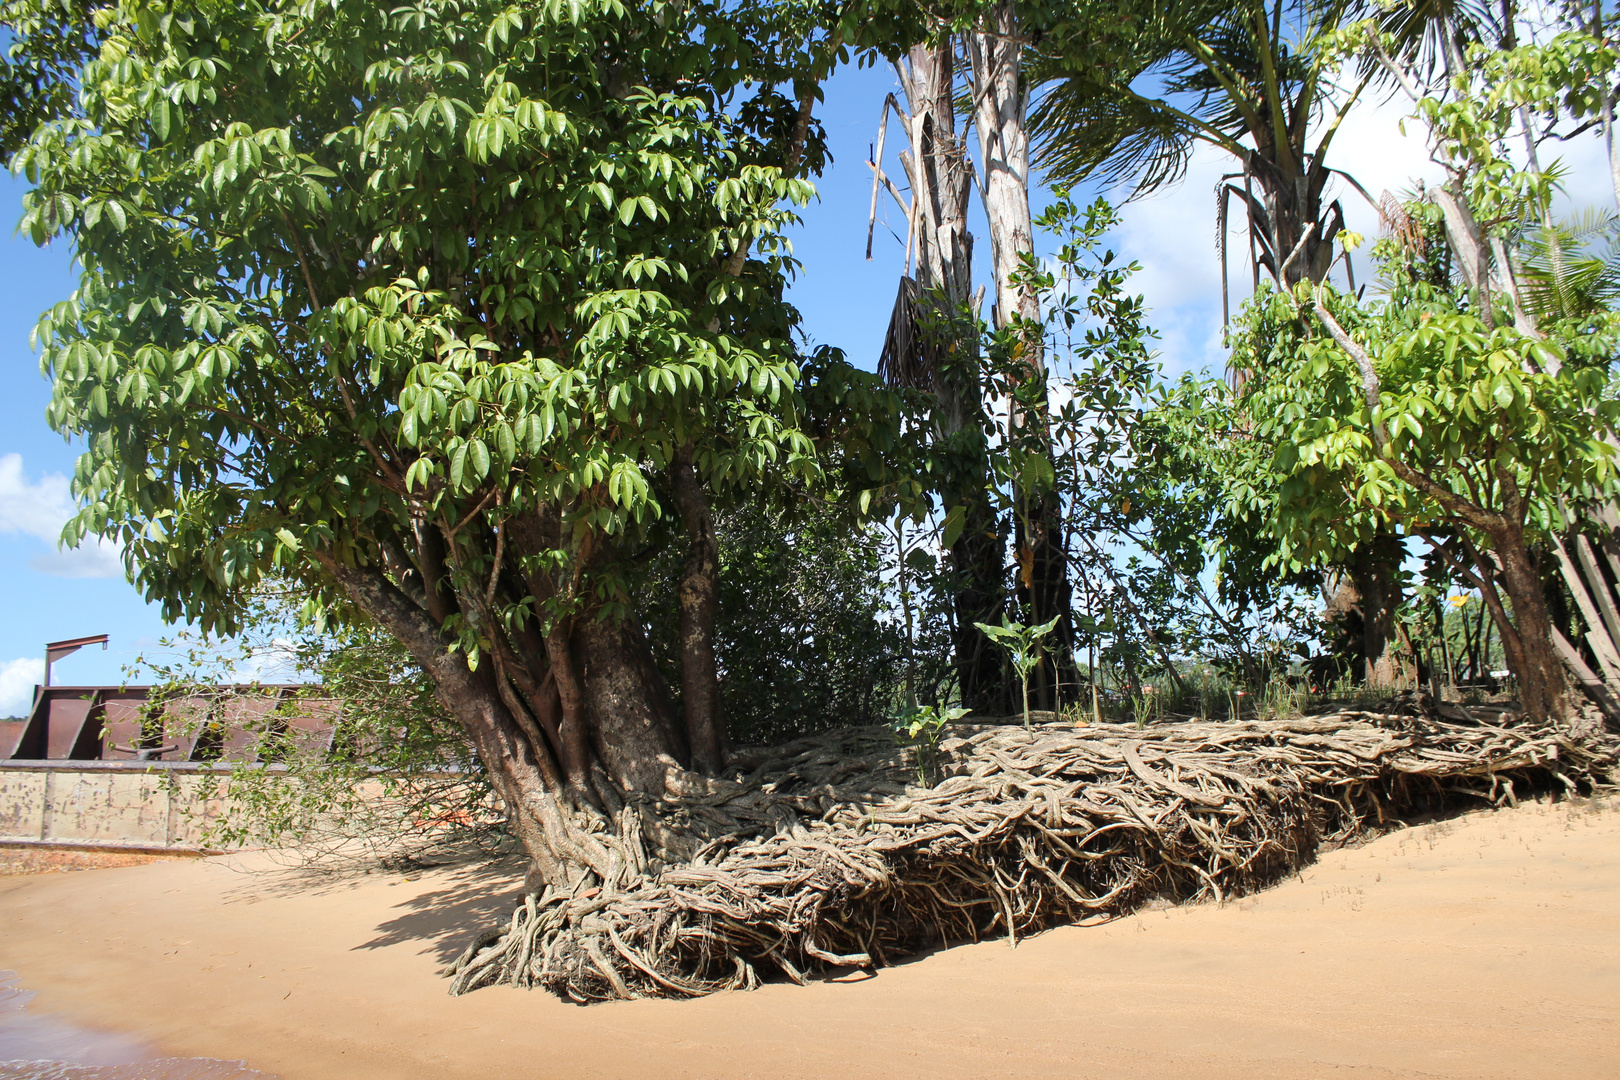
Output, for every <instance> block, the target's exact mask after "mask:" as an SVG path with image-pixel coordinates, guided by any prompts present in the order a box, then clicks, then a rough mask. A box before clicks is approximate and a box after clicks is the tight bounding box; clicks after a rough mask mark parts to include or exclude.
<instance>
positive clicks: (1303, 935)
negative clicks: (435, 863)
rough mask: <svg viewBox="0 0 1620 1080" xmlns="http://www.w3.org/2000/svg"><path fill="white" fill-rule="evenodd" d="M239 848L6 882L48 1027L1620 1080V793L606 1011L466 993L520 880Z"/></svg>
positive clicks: (884, 1061) (943, 1072)
mask: <svg viewBox="0 0 1620 1080" xmlns="http://www.w3.org/2000/svg"><path fill="white" fill-rule="evenodd" d="M242 868H243V861H238V863H236V864H235V866H233V864H232V863H231V862H230V861H228V860H225V859H211V860H206V861H200V862H190V863H182V862H169V863H153V864H150V865H146V866H135V867H127V868H121V869H110V870H89V871H81V872H76V873H69V874H61V873H48V874H40V875H36V876H33V877H13V878H6V879H3V880H0V968H14V969H16V970H17V971H19V972H21V973H22V981H23V985H24V986H27V987H31V988H34V989H37V990H38V991H39V996H38V998H37V999H36V1000H35V1002H34V1004H33V1005H32V1006H31V1009H32V1010H33V1011H39V1012H51V1011H55V1012H57V1013H59V1014H60V1015H61V1016H63V1017H64V1018H65V1019H68V1020H71V1021H74V1022H78V1023H83V1024H92V1025H98V1026H101V1027H104V1028H116V1029H120V1030H123V1031H128V1032H132V1033H136V1034H141V1035H144V1036H146V1037H148V1038H150V1039H152V1040H155V1041H156V1042H157V1043H159V1044H160V1045H161V1046H162V1048H163V1049H164V1050H165V1051H166V1052H170V1053H175V1054H182V1055H199V1056H207V1057H218V1058H245V1059H246V1060H247V1062H248V1064H249V1065H251V1066H252V1067H254V1068H257V1069H262V1070H264V1071H266V1072H270V1073H274V1074H276V1075H278V1076H280V1077H282V1078H283V1080H324V1078H337V1077H342V1078H344V1080H351V1078H353V1080H367V1078H373V1077H375V1078H379V1080H381V1078H386V1080H406V1078H414V1077H423V1078H429V1077H431V1078H434V1080H438V1078H459V1077H467V1078H478V1080H491V1078H495V1080H505V1078H536V1080H538V1078H550V1077H558V1078H561V1077H567V1078H569V1080H594V1078H598V1077H624V1078H657V1080H680V1078H687V1077H691V1078H728V1080H729V1078H742V1077H775V1078H783V1080H807V1078H811V1077H833V1078H843V1077H871V1078H877V1080H887V1078H891V1077H892V1078H911V1077H916V1078H929V1080H950V1078H958V1077H960V1078H975V1080H977V1078H986V1077H1019V1078H1025V1077H1064V1078H1103V1077H1144V1078H1145V1077H1153V1078H1160V1077H1176V1078H1185V1080H1198V1078H1205V1077H1209V1078H1214V1077H1232V1078H1243V1080H1255V1078H1278V1080H1281V1078H1289V1077H1322V1076H1334V1077H1349V1076H1353V1077H1356V1078H1357V1080H1374V1078H1384V1077H1558V1078H1579V1077H1592V1078H1608V1077H1615V1076H1620V911H1617V907H1616V900H1617V898H1620V804H1615V803H1610V804H1608V805H1606V806H1604V805H1596V804H1591V803H1576V804H1552V805H1549V804H1537V805H1528V806H1525V807H1522V808H1520V809H1517V810H1504V811H1499V812H1494V813H1491V812H1485V813H1479V814H1474V815H1471V816H1468V817H1465V818H1462V819H1459V820H1456V821H1452V822H1445V823H1441V824H1438V825H1433V826H1422V827H1418V828H1414V829H1409V830H1406V831H1403V832H1400V833H1396V834H1392V835H1389V836H1386V837H1384V838H1382V839H1380V840H1378V841H1377V842H1375V843H1372V844H1370V845H1368V846H1366V847H1363V848H1358V849H1354V850H1350V851H1342V852H1335V853H1331V854H1330V855H1328V856H1327V857H1326V858H1325V859H1324V860H1323V861H1322V862H1321V863H1320V864H1319V865H1317V866H1315V867H1312V868H1310V869H1308V870H1306V871H1305V872H1304V874H1303V875H1302V876H1301V877H1299V878H1295V879H1292V880H1290V881H1288V882H1286V883H1284V884H1283V885H1280V886H1278V887H1277V888H1275V889H1272V890H1270V891H1268V892H1266V893H1264V894H1262V895H1260V896H1257V897H1252V898H1249V899H1245V900H1242V901H1238V902H1234V903H1229V904H1227V905H1225V906H1223V907H1217V906H1215V905H1203V906H1199V907H1193V908H1185V909H1168V910H1157V911H1151V912H1146V913H1143V914H1141V915H1138V916H1136V917H1133V918H1130V919H1124V920H1120V921H1118V922H1115V923H1112V924H1108V925H1105V926H1099V927H1069V928H1064V929H1060V930H1055V931H1052V932H1049V933H1046V934H1043V935H1040V936H1038V937H1035V938H1032V939H1030V940H1028V941H1026V942H1023V943H1022V944H1020V945H1019V947H1018V948H1017V949H1016V950H1012V949H1009V948H1008V946H1007V944H1006V943H1005V942H1004V941H1001V942H989V943H985V944H981V945H976V946H966V947H960V948H954V949H950V950H946V951H943V952H940V953H937V954H935V955H932V956H928V957H926V958H923V959H921V960H918V961H915V962H911V963H907V964H903V965H901V966H899V967H894V968H889V969H886V970H883V971H880V972H878V973H877V974H876V975H874V976H865V975H860V974H857V975H855V976H853V977H849V978H847V979H846V980H843V981H835V982H824V983H819V984H817V985H813V986H810V987H803V988H801V987H795V986H791V985H786V984H780V985H777V984H773V985H770V986H767V987H765V988H764V989H762V990H759V991H757V992H754V993H736V994H722V995H717V996H714V997H710V998H705V999H702V1000H698V1001H685V1002H673V1001H645V1002H626V1003H617V1004H607V1005H597V1006H592V1007H589V1008H580V1007H578V1006H573V1005H569V1004H566V1003H563V1002H561V1001H558V1000H556V999H554V998H552V997H549V996H547V995H545V994H543V993H538V992H534V993H531V992H524V991H518V990H510V989H505V988H500V989H490V990H480V991H478V992H477V993H475V994H472V995H469V996H467V997H463V998H451V997H449V996H447V995H446V993H445V983H444V982H443V981H442V980H440V979H439V978H437V977H436V975H435V971H436V969H437V967H438V966H439V965H440V964H442V963H443V962H444V960H445V959H446V958H447V957H448V956H450V955H453V954H454V953H455V952H457V951H459V949H460V948H461V947H462V945H463V944H464V943H465V941H466V940H467V937H468V935H469V933H470V931H471V930H472V929H473V928H476V927H480V926H482V925H485V924H486V923H487V922H488V920H490V919H495V918H504V916H505V913H506V912H507V910H508V904H509V903H510V902H511V899H512V897H513V896H514V895H515V885H516V878H515V877H514V876H513V875H512V874H510V873H509V868H491V867H489V866H487V865H486V866H482V867H477V866H461V867H455V868H440V869H437V870H432V871H428V872H425V873H423V874H422V875H421V876H419V877H417V878H415V879H414V880H410V881H404V880H401V878H400V876H399V875H397V874H395V875H373V876H359V877H353V876H350V877H345V878H341V879H330V878H329V879H325V880H315V881H312V880H311V879H310V878H308V877H307V876H300V875H294V874H291V873H288V872H285V871H275V872H263V871H262V870H261V872H256V873H244V872H241V871H242Z"/></svg>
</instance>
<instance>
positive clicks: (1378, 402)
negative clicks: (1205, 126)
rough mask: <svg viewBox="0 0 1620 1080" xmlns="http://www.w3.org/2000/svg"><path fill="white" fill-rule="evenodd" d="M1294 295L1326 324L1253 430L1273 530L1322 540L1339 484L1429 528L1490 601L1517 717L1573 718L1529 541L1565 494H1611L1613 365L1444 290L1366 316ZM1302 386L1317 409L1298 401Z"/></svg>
mask: <svg viewBox="0 0 1620 1080" xmlns="http://www.w3.org/2000/svg"><path fill="white" fill-rule="evenodd" d="M1299 295H1300V296H1301V298H1302V303H1308V304H1309V305H1310V307H1309V309H1304V308H1302V310H1301V316H1302V317H1314V319H1315V320H1316V321H1319V322H1320V324H1321V325H1322V326H1323V327H1324V328H1325V329H1326V335H1325V336H1322V335H1320V334H1312V335H1307V341H1306V343H1305V344H1304V346H1303V348H1302V349H1301V350H1300V353H1299V354H1298V362H1297V363H1296V364H1295V365H1294V366H1293V367H1292V369H1291V370H1288V371H1287V372H1286V373H1284V374H1283V375H1282V376H1281V378H1280V379H1279V380H1278V381H1277V383H1276V384H1275V388H1274V390H1273V391H1271V393H1272V394H1274V400H1272V401H1271V402H1270V405H1271V408H1270V409H1268V410H1267V414H1268V415H1269V417H1270V419H1269V420H1268V422H1267V423H1265V424H1263V425H1261V427H1260V428H1259V429H1258V430H1259V433H1260V434H1261V435H1263V436H1265V437H1268V438H1272V439H1275V440H1276V445H1277V451H1276V467H1277V468H1278V470H1279V471H1280V472H1281V473H1282V474H1284V475H1285V476H1286V480H1285V481H1284V483H1283V488H1282V499H1281V500H1280V503H1279V525H1280V527H1281V529H1282V530H1283V531H1284V532H1285V533H1288V534H1290V535H1291V539H1292V540H1293V542H1294V543H1295V544H1297V545H1298V546H1299V547H1300V548H1301V549H1302V550H1306V549H1309V548H1310V547H1313V546H1319V545H1322V544H1328V543H1332V542H1333V540H1334V537H1335V534H1336V533H1339V532H1341V531H1342V530H1343V528H1344V522H1345V521H1346V515H1344V514H1343V512H1342V498H1341V493H1343V494H1348V495H1350V496H1351V497H1352V498H1354V499H1355V500H1356V501H1357V502H1359V503H1361V504H1362V505H1364V506H1368V507H1371V508H1374V509H1375V510H1376V511H1377V512H1379V513H1381V514H1383V515H1386V516H1388V517H1389V518H1390V519H1393V520H1395V521H1399V522H1401V523H1402V524H1403V525H1405V527H1406V528H1407V530H1408V532H1409V533H1411V534H1412V535H1416V536H1422V537H1425V538H1426V539H1428V540H1429V541H1430V543H1431V545H1432V546H1433V547H1434V548H1435V550H1437V551H1438V552H1440V553H1441V554H1442V555H1443V556H1445V557H1446V558H1447V560H1448V561H1449V562H1450V563H1451V565H1452V566H1453V567H1454V568H1455V569H1456V571H1457V572H1459V573H1460V574H1461V575H1462V576H1463V577H1464V578H1465V579H1466V580H1467V581H1468V582H1469V583H1470V584H1472V585H1474V586H1475V587H1476V588H1478V589H1479V590H1480V592H1481V595H1482V596H1483V597H1484V599H1485V602H1486V603H1487V605H1489V607H1490V609H1491V614H1492V618H1493V621H1494V622H1495V625H1496V628H1497V631H1498V633H1499V635H1500V637H1501V640H1502V644H1503V648H1504V651H1505V653H1506V655H1507V660H1508V667H1509V668H1510V670H1512V671H1513V673H1514V675H1515V677H1516V678H1517V679H1518V681H1519V688H1520V700H1521V703H1522V705H1523V707H1524V710H1525V712H1526V714H1528V715H1529V716H1530V717H1531V718H1533V719H1536V720H1546V719H1549V718H1552V719H1557V720H1563V719H1566V718H1567V716H1568V713H1569V702H1568V700H1567V688H1568V683H1567V680H1566V678H1565V675H1564V670H1563V666H1562V663H1561V660H1560V657H1559V649H1558V646H1557V643H1556V639H1555V635H1554V629H1553V626H1552V623H1551V620H1550V618H1549V616H1548V611H1547V605H1546V601H1545V598H1544V596H1543V591H1542V589H1543V586H1542V575H1541V573H1540V572H1539V570H1538V568H1537V566H1536V562H1535V559H1534V556H1533V554H1532V552H1533V549H1534V547H1535V546H1536V543H1537V541H1538V539H1540V540H1544V539H1545V538H1547V537H1549V536H1554V535H1556V534H1557V533H1558V532H1560V531H1562V530H1563V529H1565V528H1567V527H1568V526H1569V524H1570V517H1569V515H1570V507H1571V506H1572V505H1578V504H1584V503H1588V502H1590V501H1591V500H1594V499H1596V500H1603V499H1607V498H1612V497H1613V493H1614V492H1615V491H1617V490H1620V483H1617V479H1616V471H1615V466H1614V453H1613V450H1612V448H1611V447H1610V445H1609V443H1608V442H1607V441H1606V440H1607V439H1608V438H1611V437H1612V435H1613V432H1614V425H1615V421H1616V419H1617V417H1620V406H1617V404H1616V403H1615V402H1614V401H1613V400H1612V398H1610V397H1609V395H1608V393H1607V389H1608V381H1609V380H1608V377H1607V372H1606V370H1605V367H1606V364H1605V363H1601V362H1600V363H1593V362H1591V361H1590V360H1589V359H1585V358H1586V357H1590V356H1592V354H1593V353H1594V352H1599V353H1601V348H1599V349H1594V348H1593V345H1594V343H1592V342H1590V341H1584V342H1574V343H1571V344H1572V346H1573V347H1574V349H1576V350H1578V351H1577V352H1576V355H1575V357H1574V359H1575V360H1576V361H1577V362H1570V363H1565V362H1564V361H1566V360H1571V359H1572V357H1571V356H1570V353H1569V351H1568V350H1566V349H1565V348H1564V347H1562V346H1561V345H1560V344H1558V343H1555V342H1550V341H1545V340H1538V339H1535V338H1531V337H1527V336H1525V335H1522V334H1519V333H1518V332H1517V331H1515V330H1513V329H1512V328H1510V327H1506V326H1497V327H1495V328H1491V327H1488V326H1486V325H1485V323H1484V321H1483V320H1482V319H1480V318H1479V317H1478V316H1477V315H1475V314H1473V313H1471V312H1468V311H1466V310H1461V309H1460V306H1459V305H1458V304H1457V303H1456V301H1455V299H1454V298H1452V297H1451V296H1450V295H1449V294H1447V293H1445V292H1442V291H1435V290H1429V289H1423V288H1416V289H1409V288H1401V289H1397V290H1396V291H1395V293H1394V294H1392V296H1391V297H1390V299H1389V300H1388V301H1387V302H1385V303H1381V304H1378V305H1375V306H1373V307H1372V308H1371V309H1370V310H1368V311H1360V310H1357V309H1356V308H1354V307H1353V306H1352V305H1351V304H1350V303H1349V302H1346V301H1344V300H1341V299H1337V298H1335V297H1333V296H1331V295H1329V294H1328V293H1327V292H1326V291H1325V290H1323V289H1318V290H1317V291H1316V292H1315V294H1314V296H1313V295H1312V294H1311V293H1309V292H1307V291H1306V288H1305V287H1303V286H1302V287H1301V290H1300V293H1299ZM1346 324H1348V328H1347V325H1346ZM1583 359H1585V362H1580V361H1581V360H1583ZM1549 369H1551V370H1549ZM1307 384H1308V385H1309V386H1311V387H1313V388H1314V389H1313V390H1311V391H1306V390H1305V389H1304V386H1305V385H1307ZM1307 396H1308V397H1311V398H1313V399H1314V400H1316V401H1318V402H1320V404H1319V405H1318V406H1317V408H1316V409H1314V410H1312V411H1311V412H1310V413H1307V412H1306V411H1305V410H1304V409H1302V408H1300V407H1298V406H1297V405H1296V404H1294V402H1296V401H1298V400H1301V399H1303V398H1305V397H1307ZM1594 420H1596V421H1598V426H1596V427H1594V424H1593V421H1594ZM1498 583H1500V585H1501V592H1498V588H1497V586H1498ZM1503 594H1505V596H1504V595H1503Z"/></svg>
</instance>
